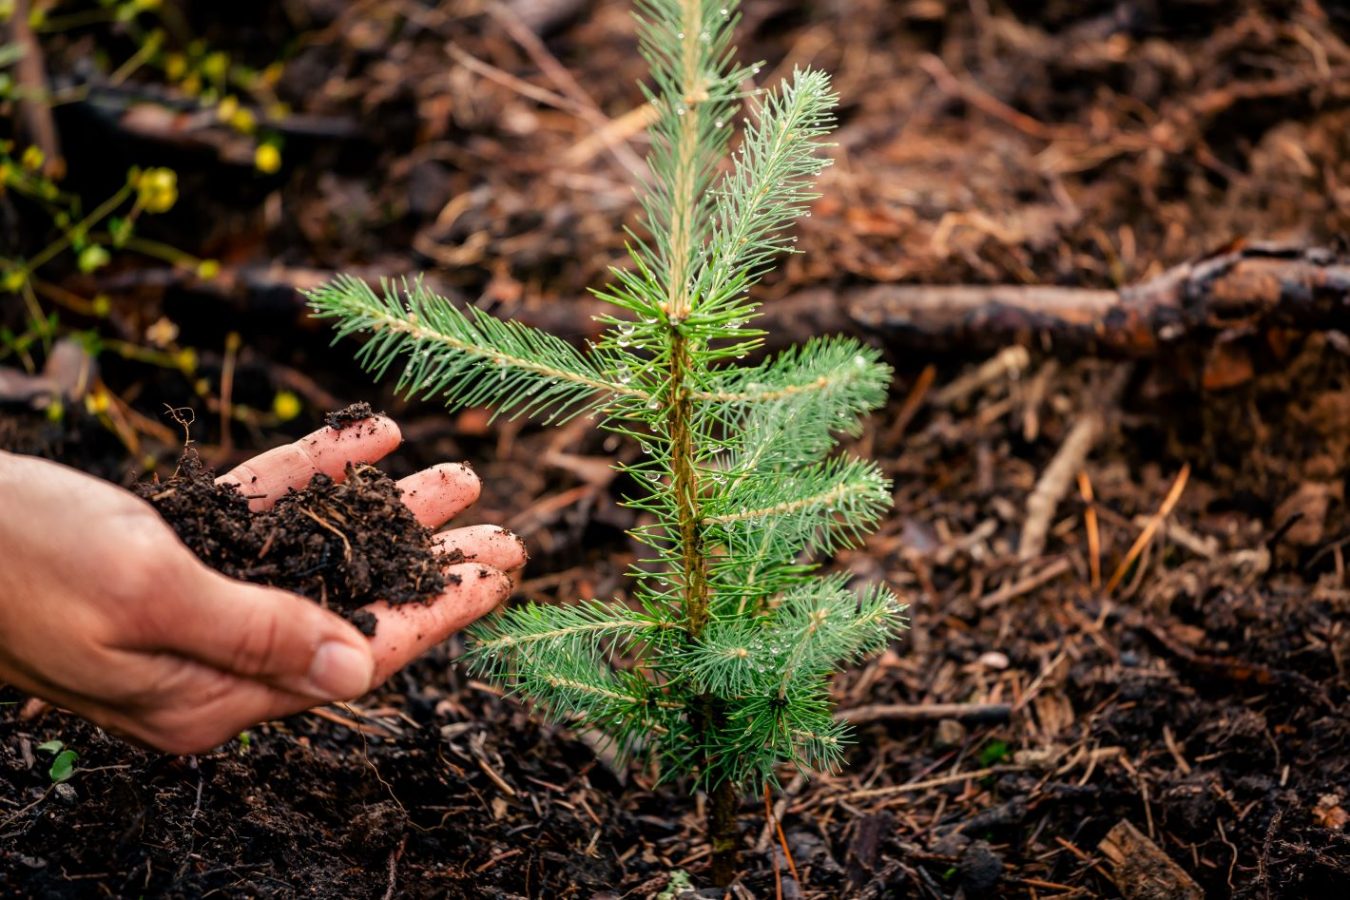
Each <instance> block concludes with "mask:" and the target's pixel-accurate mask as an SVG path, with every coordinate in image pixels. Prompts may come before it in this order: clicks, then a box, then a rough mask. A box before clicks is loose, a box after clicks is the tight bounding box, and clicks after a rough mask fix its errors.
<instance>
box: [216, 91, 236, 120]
mask: <svg viewBox="0 0 1350 900" xmlns="http://www.w3.org/2000/svg"><path fill="white" fill-rule="evenodd" d="M238 112H239V98H238V97H236V96H235V95H234V94H230V95H228V96H227V97H225V98H224V99H223V100H221V101H220V105H219V106H217V107H216V118H217V119H219V120H220V121H222V122H228V121H230V120H231V119H233V118H234V117H235V115H237V114H238Z"/></svg>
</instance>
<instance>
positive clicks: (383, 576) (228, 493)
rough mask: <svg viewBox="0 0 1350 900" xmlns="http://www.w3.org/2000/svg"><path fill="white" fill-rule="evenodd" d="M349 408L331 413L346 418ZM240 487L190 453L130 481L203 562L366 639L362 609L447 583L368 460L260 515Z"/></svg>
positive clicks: (416, 596)
mask: <svg viewBox="0 0 1350 900" xmlns="http://www.w3.org/2000/svg"><path fill="white" fill-rule="evenodd" d="M360 405H361V406H363V407H364V415H360V416H351V417H350V418H348V419H346V420H344V421H345V424H346V425H350V424H351V423H352V422H355V421H357V420H358V419H365V418H369V417H370V414H371V413H370V407H369V406H368V405H365V404H360ZM351 409H352V408H349V409H347V410H343V411H342V412H340V413H333V414H330V416H329V418H335V417H338V416H343V415H349V416H350V415H351ZM246 489H247V486H245V487H244V489H243V490H241V488H240V486H238V485H233V484H217V483H216V481H215V473H214V472H212V471H211V470H210V469H208V468H206V467H205V466H203V465H202V463H201V460H200V459H199V458H198V457H197V454H196V453H194V452H191V451H189V452H188V453H186V454H184V456H183V458H182V460H181V461H180V463H179V467H178V471H177V472H176V473H175V474H174V475H173V476H172V477H170V478H169V479H167V480H165V481H155V482H144V483H142V484H138V485H136V487H135V491H136V493H138V494H139V495H140V496H142V497H144V498H145V499H146V500H149V501H150V503H152V504H153V505H154V507H155V509H157V510H159V514H160V515H161V516H163V517H164V519H165V520H166V521H167V522H168V523H169V524H170V525H172V526H173V530H174V531H175V532H177V533H178V536H179V537H180V538H181V539H182V540H183V543H185V544H187V545H188V547H189V548H191V549H192V551H193V552H194V553H196V554H197V555H198V556H199V557H201V558H202V560H203V561H204V562H206V563H207V565H209V566H211V567H212V568H214V569H217V570H219V571H221V572H224V573H225V574H226V575H229V576H230V577H231V578H239V579H242V580H244V581H251V582H255V583H257V584H267V585H271V586H273V587H279V588H284V589H285V590H288V591H293V592H295V593H297V594H301V595H303V596H305V597H308V598H310V599H311V600H313V601H315V602H316V603H320V604H322V605H323V606H325V607H327V608H329V609H332V610H333V611H334V612H336V613H338V614H339V615H341V616H342V617H343V618H346V619H348V620H350V621H351V622H352V624H354V625H356V626H357V627H358V628H359V629H361V631H362V632H363V633H364V634H366V635H372V634H374V633H375V624H376V620H375V617H374V616H373V615H371V614H370V613H369V612H367V611H365V610H363V609H362V607H364V606H366V605H367V604H369V603H372V602H374V601H376V600H384V601H387V602H388V603H390V604H392V605H395V606H397V605H399V604H403V603H416V602H419V601H425V600H429V599H431V598H433V597H435V596H436V595H437V594H439V593H440V592H441V591H442V590H443V589H444V588H445V583H446V575H445V573H444V572H442V571H441V567H442V565H443V564H444V560H443V559H442V555H441V554H440V553H438V552H437V551H436V550H435V549H434V548H433V546H432V542H431V535H432V532H431V530H430V529H428V528H426V527H424V526H422V525H420V524H418V522H417V520H416V518H414V517H413V514H412V513H411V512H410V511H409V510H408V508H407V507H406V506H404V505H403V501H402V499H401V495H400V492H399V488H398V485H397V484H396V483H395V482H394V480H393V479H391V478H390V477H389V476H388V475H385V474H384V473H383V472H381V471H380V470H378V469H376V468H374V467H373V466H356V467H352V466H348V468H347V475H346V478H345V479H344V480H343V481H341V482H335V481H334V480H333V479H332V478H329V477H328V476H327V475H322V474H319V475H315V476H314V477H313V479H311V481H310V483H309V485H308V486H306V487H305V488H303V489H301V490H291V491H288V492H287V493H286V495H285V496H283V497H281V498H280V499H278V500H277V502H276V504H275V505H274V506H273V507H272V508H271V509H268V510H265V511H263V512H251V511H250V510H249V506H248V501H249V498H248V495H247V494H246V493H244V490H246Z"/></svg>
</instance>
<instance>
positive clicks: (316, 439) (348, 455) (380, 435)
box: [296, 415, 403, 477]
mask: <svg viewBox="0 0 1350 900" xmlns="http://www.w3.org/2000/svg"><path fill="white" fill-rule="evenodd" d="M401 443H403V432H402V431H400V430H399V427H398V423H397V422H395V421H394V420H393V419H391V418H389V417H388V416H380V415H377V416H371V417H370V418H369V419H362V420H361V421H359V422H352V423H350V424H348V425H345V426H344V427H342V428H341V429H338V428H333V427H331V426H328V425H325V426H324V427H323V428H320V429H319V430H318V431H314V432H311V433H310V434H307V435H306V436H304V437H302V438H301V439H300V440H298V441H296V444H297V445H299V446H300V447H301V448H302V449H304V451H305V452H306V453H307V454H308V455H309V456H310V458H312V459H313V460H314V466H315V468H317V469H318V470H319V471H321V472H323V473H324V474H325V475H329V476H332V477H338V476H340V475H341V474H342V473H343V471H344V470H345V469H346V467H347V464H348V463H351V464H352V465H361V464H365V463H373V462H376V461H377V460H379V459H381V458H383V457H385V456H388V455H389V454H390V453H392V452H393V451H394V450H396V449H398V446H399V444H401Z"/></svg>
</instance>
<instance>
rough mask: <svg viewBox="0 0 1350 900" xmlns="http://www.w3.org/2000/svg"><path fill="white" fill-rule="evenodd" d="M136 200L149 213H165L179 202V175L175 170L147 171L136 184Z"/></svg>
mask: <svg viewBox="0 0 1350 900" xmlns="http://www.w3.org/2000/svg"><path fill="white" fill-rule="evenodd" d="M136 198H137V201H138V202H139V203H140V205H141V208H142V209H144V210H145V211H146V212H148V213H163V212H168V211H169V210H170V209H173V205H174V204H175V203H177V202H178V173H177V172H175V171H174V170H173V169H163V168H159V169H146V170H145V171H144V172H142V173H141V176H140V179H139V180H138V181H137V182H136Z"/></svg>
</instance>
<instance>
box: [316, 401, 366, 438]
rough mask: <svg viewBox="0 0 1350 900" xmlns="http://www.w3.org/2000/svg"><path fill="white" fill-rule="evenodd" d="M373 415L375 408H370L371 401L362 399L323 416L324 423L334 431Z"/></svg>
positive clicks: (341, 429)
mask: <svg viewBox="0 0 1350 900" xmlns="http://www.w3.org/2000/svg"><path fill="white" fill-rule="evenodd" d="M373 415H375V410H373V409H371V408H370V404H369V403H367V402H366V401H364V400H362V401H360V402H358V403H353V404H351V405H349V406H345V407H343V408H342V409H339V410H335V411H334V412H330V413H328V414H327V415H326V416H324V417H323V424H325V425H327V426H328V427H329V428H331V429H333V430H334V431H343V430H344V429H347V428H350V427H351V426H353V425H355V424H356V423H358V422H364V421H366V420H367V419H369V418H370V417H371V416H373Z"/></svg>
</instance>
